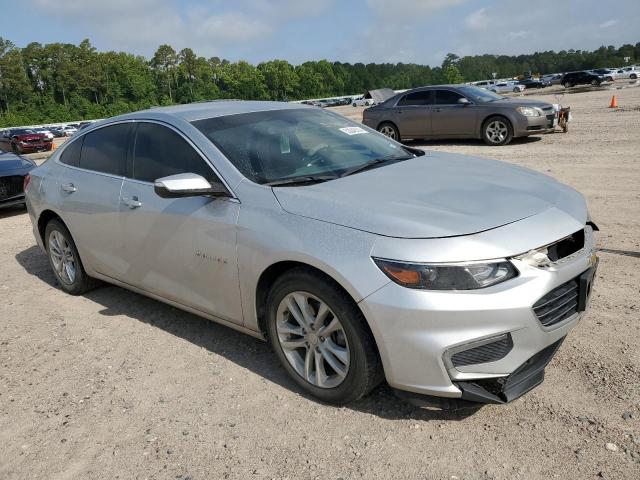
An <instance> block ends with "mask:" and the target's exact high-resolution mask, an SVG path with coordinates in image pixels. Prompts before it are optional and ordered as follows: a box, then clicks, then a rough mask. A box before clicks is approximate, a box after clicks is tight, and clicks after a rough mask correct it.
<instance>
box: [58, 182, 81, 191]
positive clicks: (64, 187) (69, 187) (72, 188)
mask: <svg viewBox="0 0 640 480" xmlns="http://www.w3.org/2000/svg"><path fill="white" fill-rule="evenodd" d="M61 188H62V190H63V191H65V192H67V193H73V192H76V191H77V190H78V189H77V188H76V187H75V185H74V184H73V183H67V184H66V185H62V187H61Z"/></svg>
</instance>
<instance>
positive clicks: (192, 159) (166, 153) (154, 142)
mask: <svg viewBox="0 0 640 480" xmlns="http://www.w3.org/2000/svg"><path fill="white" fill-rule="evenodd" d="M179 173H196V174H198V175H200V176H202V177H204V178H206V179H207V180H209V181H210V182H219V181H220V180H219V179H218V178H217V176H216V174H215V173H214V172H213V170H212V169H211V167H210V166H209V165H207V163H206V162H205V161H204V159H203V158H202V157H201V156H200V154H199V153H198V152H197V151H196V150H195V149H194V148H193V147H192V146H191V145H189V143H187V142H186V141H185V140H184V138H182V137H181V136H180V135H178V134H177V133H176V132H174V131H173V130H171V129H170V128H167V127H165V126H163V125H158V124H157V123H147V122H144V123H140V124H138V129H137V133H136V139H135V143H134V147H133V178H134V179H136V180H142V181H144V182H154V181H156V180H157V179H158V178H162V177H168V176H170V175H177V174H179Z"/></svg>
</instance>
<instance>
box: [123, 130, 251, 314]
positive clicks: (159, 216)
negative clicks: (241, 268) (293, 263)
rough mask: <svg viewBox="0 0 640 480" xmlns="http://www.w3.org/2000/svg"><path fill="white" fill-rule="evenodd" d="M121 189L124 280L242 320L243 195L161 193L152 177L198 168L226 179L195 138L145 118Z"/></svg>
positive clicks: (212, 179) (204, 173)
mask: <svg viewBox="0 0 640 480" xmlns="http://www.w3.org/2000/svg"><path fill="white" fill-rule="evenodd" d="M131 158H132V162H131V164H130V168H129V172H128V175H127V178H126V180H125V181H124V185H123V187H122V194H121V197H120V207H119V208H120V216H121V222H122V228H121V231H122V240H121V243H122V244H123V245H124V249H123V253H122V254H123V256H124V258H125V260H126V270H125V274H124V277H123V281H124V282H126V283H128V284H131V285H134V286H136V287H138V288H142V289H143V290H146V291H148V292H151V293H154V294H156V295H159V296H161V297H163V298H166V299H168V300H172V301H174V302H177V303H180V304H182V305H186V306H189V307H192V308H195V309H198V310H200V311H203V312H206V313H209V314H212V315H216V316H218V317H221V318H223V319H225V320H228V321H232V322H234V323H239V324H241V323H242V321H243V319H242V311H241V307H240V290H239V282H238V265H237V256H236V223H237V219H238V213H239V209H240V203H239V202H238V201H237V200H236V199H230V198H211V197H205V196H198V197H185V198H161V197H160V196H158V195H157V194H156V193H155V191H154V186H153V182H154V181H155V180H156V179H158V178H162V177H166V176H169V175H175V174H178V173H197V174H198V175H202V176H203V177H205V178H206V179H207V180H209V181H210V182H220V178H219V177H218V176H217V174H216V172H215V171H214V170H213V169H212V168H211V166H210V165H209V164H208V163H207V161H206V160H205V159H204V157H203V156H202V155H201V154H200V152H199V151H198V150H197V149H196V148H195V147H194V145H193V144H192V143H191V142H190V141H188V140H187V139H186V138H185V137H184V136H183V135H182V134H181V133H179V132H178V131H176V130H175V129H173V128H172V127H169V126H167V125H164V124H161V123H155V122H138V124H137V126H136V131H135V139H134V142H133V148H132V155H131Z"/></svg>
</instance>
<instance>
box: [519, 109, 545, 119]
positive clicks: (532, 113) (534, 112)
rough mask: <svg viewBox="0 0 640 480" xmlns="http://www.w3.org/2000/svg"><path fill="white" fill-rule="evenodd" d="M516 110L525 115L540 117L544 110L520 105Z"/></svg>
mask: <svg viewBox="0 0 640 480" xmlns="http://www.w3.org/2000/svg"><path fill="white" fill-rule="evenodd" d="M516 110H517V111H518V113H520V114H521V115H524V116H525V117H539V116H540V115H542V112H541V111H540V110H538V109H537V108H534V107H518V108H516Z"/></svg>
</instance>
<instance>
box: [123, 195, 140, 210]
mask: <svg viewBox="0 0 640 480" xmlns="http://www.w3.org/2000/svg"><path fill="white" fill-rule="evenodd" d="M122 203H124V204H125V205H126V206H127V207H129V208H140V207H141V206H142V202H141V201H139V200H138V197H136V196H135V195H134V196H133V197H131V198H129V197H123V198H122Z"/></svg>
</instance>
